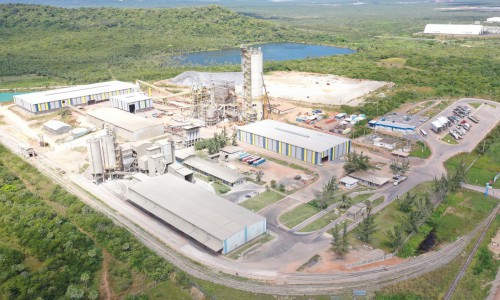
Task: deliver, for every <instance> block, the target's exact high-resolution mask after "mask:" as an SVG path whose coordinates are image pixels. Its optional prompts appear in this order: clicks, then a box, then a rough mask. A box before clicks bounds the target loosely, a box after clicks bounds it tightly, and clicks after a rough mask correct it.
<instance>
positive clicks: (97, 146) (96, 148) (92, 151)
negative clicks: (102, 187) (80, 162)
mask: <svg viewBox="0 0 500 300" xmlns="http://www.w3.org/2000/svg"><path fill="white" fill-rule="evenodd" d="M87 151H88V155H89V165H90V172H91V173H92V174H103V173H104V166H103V163H102V156H101V142H100V141H99V140H98V139H88V140H87Z"/></svg>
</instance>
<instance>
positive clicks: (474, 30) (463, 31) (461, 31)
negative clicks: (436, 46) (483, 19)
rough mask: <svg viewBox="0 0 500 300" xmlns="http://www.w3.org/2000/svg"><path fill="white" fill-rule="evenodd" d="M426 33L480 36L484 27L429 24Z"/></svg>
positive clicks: (426, 26)
mask: <svg viewBox="0 0 500 300" xmlns="http://www.w3.org/2000/svg"><path fill="white" fill-rule="evenodd" d="M424 33H426V34H456V35H480V34H483V25H455V24H427V25H425V29H424Z"/></svg>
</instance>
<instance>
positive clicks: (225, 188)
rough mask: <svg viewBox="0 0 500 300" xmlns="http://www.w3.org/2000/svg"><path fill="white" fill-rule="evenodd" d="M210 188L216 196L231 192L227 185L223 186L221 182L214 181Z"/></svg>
mask: <svg viewBox="0 0 500 300" xmlns="http://www.w3.org/2000/svg"><path fill="white" fill-rule="evenodd" d="M212 186H213V187H214V189H215V192H216V193H217V194H218V195H222V194H226V193H228V192H229V191H231V188H230V187H229V186H227V185H225V184H224V183H222V182H219V181H214V182H213V183H212Z"/></svg>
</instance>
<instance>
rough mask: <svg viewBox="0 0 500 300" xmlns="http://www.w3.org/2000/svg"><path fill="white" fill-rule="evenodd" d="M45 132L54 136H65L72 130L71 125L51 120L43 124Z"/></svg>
mask: <svg viewBox="0 0 500 300" xmlns="http://www.w3.org/2000/svg"><path fill="white" fill-rule="evenodd" d="M43 130H45V131H47V132H49V133H52V134H54V135H57V134H63V133H66V132H69V131H70V130H71V125H69V124H66V123H64V122H61V121H57V120H49V121H47V122H45V123H43Z"/></svg>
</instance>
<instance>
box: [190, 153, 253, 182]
mask: <svg viewBox="0 0 500 300" xmlns="http://www.w3.org/2000/svg"><path fill="white" fill-rule="evenodd" d="M183 164H184V166H186V167H188V168H189V169H191V170H193V171H196V172H198V173H200V174H203V175H205V176H209V177H210V176H212V177H214V178H215V179H216V180H220V181H221V182H222V183H224V184H226V185H229V186H235V185H239V184H242V183H244V182H245V181H246V180H245V176H244V175H241V174H240V173H238V172H236V171H233V170H230V169H228V168H226V167H223V166H221V165H219V164H217V163H211V162H209V161H206V160H204V159H201V158H198V157H191V158H188V159H186V160H184V162H183Z"/></svg>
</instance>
